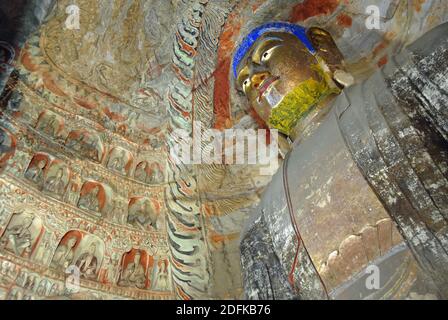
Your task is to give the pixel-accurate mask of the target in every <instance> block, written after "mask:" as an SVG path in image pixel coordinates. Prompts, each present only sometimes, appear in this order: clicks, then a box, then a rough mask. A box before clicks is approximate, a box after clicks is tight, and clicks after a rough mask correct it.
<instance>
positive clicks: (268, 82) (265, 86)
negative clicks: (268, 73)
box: [258, 77, 280, 99]
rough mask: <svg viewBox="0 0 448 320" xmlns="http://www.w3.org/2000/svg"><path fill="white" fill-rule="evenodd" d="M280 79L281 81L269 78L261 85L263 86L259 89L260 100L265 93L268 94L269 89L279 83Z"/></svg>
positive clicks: (276, 78)
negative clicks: (276, 82)
mask: <svg viewBox="0 0 448 320" xmlns="http://www.w3.org/2000/svg"><path fill="white" fill-rule="evenodd" d="M278 79H280V77H269V78H267V79H266V80H264V81H263V82H262V83H261V86H260V88H259V89H258V92H259V93H258V99H261V97H262V96H263V93H265V92H266V90H268V89H269V87H270V86H271V85H272V84H273V83H274V82H275V81H277V80H278Z"/></svg>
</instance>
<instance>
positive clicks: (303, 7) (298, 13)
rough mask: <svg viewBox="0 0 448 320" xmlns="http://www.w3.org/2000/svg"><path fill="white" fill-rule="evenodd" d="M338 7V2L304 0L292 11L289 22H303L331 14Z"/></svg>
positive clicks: (337, 0)
mask: <svg viewBox="0 0 448 320" xmlns="http://www.w3.org/2000/svg"><path fill="white" fill-rule="evenodd" d="M338 6H339V0H305V1H304V2H303V3H299V4H298V5H296V6H294V8H293V9H292V13H291V16H290V18H289V20H290V21H291V22H299V21H305V20H306V19H308V18H311V17H315V16H320V15H329V14H332V13H333V12H334V11H335V10H336V8H337V7H338Z"/></svg>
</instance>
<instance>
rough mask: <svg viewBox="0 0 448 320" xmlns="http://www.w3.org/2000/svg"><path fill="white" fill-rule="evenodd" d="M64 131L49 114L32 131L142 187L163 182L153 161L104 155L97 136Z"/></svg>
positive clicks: (115, 151) (119, 151) (118, 150)
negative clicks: (60, 140) (59, 140)
mask: <svg viewBox="0 0 448 320" xmlns="http://www.w3.org/2000/svg"><path fill="white" fill-rule="evenodd" d="M64 127H65V121H64V119H63V118H62V117H61V116H59V115H56V114H54V113H52V112H51V111H43V112H42V113H41V114H40V115H39V117H38V120H37V123H36V126H35V128H36V130H38V131H39V132H41V133H43V134H45V135H47V136H49V137H51V138H56V140H58V139H62V143H63V144H64V145H65V146H66V147H67V148H69V149H71V150H72V151H74V152H76V154H78V155H79V156H82V157H86V158H88V159H90V160H92V161H95V162H99V163H102V164H104V165H105V166H106V168H108V169H109V170H112V171H113V172H116V173H118V174H120V175H123V176H132V177H133V178H134V179H136V180H138V181H140V182H143V183H146V184H160V183H163V182H164V180H165V175H164V167H163V166H162V165H161V164H160V163H158V162H157V161H155V162H150V161H146V160H143V161H135V157H134V156H133V155H132V153H131V152H130V151H128V150H126V149H124V148H122V147H113V148H110V150H109V152H106V149H107V148H106V147H105V146H104V143H103V141H102V139H101V137H100V136H99V135H98V134H97V133H92V132H89V131H88V130H84V129H82V130H72V131H70V132H69V133H68V134H64ZM106 154H107V156H106Z"/></svg>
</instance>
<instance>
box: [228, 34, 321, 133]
mask: <svg viewBox="0 0 448 320" xmlns="http://www.w3.org/2000/svg"><path fill="white" fill-rule="evenodd" d="M323 75H324V72H323V69H322V64H321V63H319V60H318V59H317V58H316V56H314V55H313V54H312V53H311V52H310V51H309V50H308V49H307V48H306V47H305V45H304V44H303V43H302V42H301V41H300V40H299V39H298V38H297V37H296V36H295V35H293V34H290V33H285V32H275V33H273V32H271V33H266V34H264V35H263V36H262V37H260V38H259V39H258V40H257V41H256V42H255V43H254V44H253V45H252V47H251V49H250V50H249V51H248V53H247V54H246V56H245V58H244V59H243V60H242V62H241V63H240V65H239V66H238V70H237V79H236V85H237V89H239V90H240V91H241V92H243V93H244V94H245V96H246V97H247V99H248V101H249V103H250V105H251V106H252V107H253V108H254V109H255V111H257V113H258V114H259V115H260V117H261V118H262V119H263V120H264V121H265V122H266V123H267V124H269V125H270V126H271V127H273V128H276V127H277V125H276V124H275V123H273V122H275V121H273V120H275V119H273V114H275V111H274V110H276V109H278V107H279V106H281V107H282V108H283V107H284V106H282V105H281V104H282V103H283V102H285V100H288V101H291V99H285V97H287V96H289V97H291V95H292V94H293V93H297V92H305V93H303V94H302V95H304V96H305V95H306V94H307V92H310V90H312V91H313V94H312V95H313V97H312V99H310V98H309V97H305V98H306V99H304V100H305V101H311V100H312V102H313V103H314V102H315V101H314V100H318V99H319V98H320V95H321V94H322V95H324V94H325V93H326V91H327V89H328V83H327V80H326V79H325V77H324V76H323ZM298 88H301V89H300V90H299V89H298ZM316 89H317V90H316ZM319 90H320V91H322V92H320V91H319ZM292 100H294V99H292ZM296 100H297V99H296ZM299 101H300V99H299ZM298 107H300V106H298ZM305 107H306V108H305ZM308 107H309V106H304V109H307V108H308ZM282 113H283V112H282ZM293 116H294V117H297V116H298V114H294V115H293ZM294 120H297V119H294ZM282 121H283V120H280V121H278V120H277V122H282ZM293 122H294V121H291V123H289V124H288V125H287V126H286V127H285V128H280V127H279V128H277V129H279V130H281V131H283V132H284V133H286V134H288V132H286V131H288V130H289V129H291V128H289V127H290V126H292V125H293Z"/></svg>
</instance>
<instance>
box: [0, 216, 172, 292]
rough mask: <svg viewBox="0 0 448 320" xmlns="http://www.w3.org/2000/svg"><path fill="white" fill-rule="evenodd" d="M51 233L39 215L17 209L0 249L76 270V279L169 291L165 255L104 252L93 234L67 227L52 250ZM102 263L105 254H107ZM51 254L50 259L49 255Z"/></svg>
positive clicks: (53, 267)
mask: <svg viewBox="0 0 448 320" xmlns="http://www.w3.org/2000/svg"><path fill="white" fill-rule="evenodd" d="M51 239H52V237H51V235H50V233H49V232H48V230H46V228H45V226H44V224H43V221H42V219H41V218H40V217H38V216H36V215H34V214H32V213H29V212H19V213H15V214H13V215H12V216H11V218H10V219H9V221H8V224H7V226H6V228H4V229H3V231H2V234H1V237H0V250H1V251H7V252H10V253H12V254H14V255H16V256H18V257H22V258H26V259H30V260H31V261H32V262H35V263H39V264H43V265H49V267H50V269H51V270H53V271H56V272H62V273H67V272H69V273H72V272H73V270H74V269H76V270H77V272H78V274H79V277H80V279H87V280H92V281H100V282H104V283H109V282H112V283H114V284H116V285H118V286H121V287H132V288H138V289H142V290H143V289H148V290H154V291H170V288H169V287H170V280H169V262H168V258H166V257H164V258H157V257H155V256H154V255H151V254H149V253H148V252H147V250H144V249H139V248H132V249H131V250H129V251H127V252H123V253H122V254H121V259H120V254H116V253H110V252H107V250H108V249H107V248H106V245H105V243H104V241H103V240H102V239H100V238H99V237H98V236H97V235H94V234H90V233H87V232H85V231H80V230H70V231H69V232H67V233H66V234H65V235H64V236H63V237H62V239H60V240H59V242H57V243H58V245H57V247H56V249H55V250H52V248H54V247H53V246H52V245H51ZM109 256H110V258H107V259H108V263H105V262H106V261H105V260H106V257H109ZM50 257H51V259H50Z"/></svg>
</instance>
